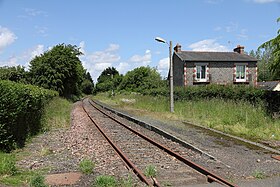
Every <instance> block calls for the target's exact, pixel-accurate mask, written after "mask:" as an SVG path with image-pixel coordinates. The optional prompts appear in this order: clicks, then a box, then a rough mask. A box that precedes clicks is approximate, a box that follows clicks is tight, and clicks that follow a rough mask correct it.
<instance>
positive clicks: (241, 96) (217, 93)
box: [142, 85, 280, 115]
mask: <svg viewBox="0 0 280 187" xmlns="http://www.w3.org/2000/svg"><path fill="white" fill-rule="evenodd" d="M142 93H143V94H144V95H152V96H165V97H169V93H170V92H169V88H157V89H151V90H145V91H143V92H142ZM211 98H220V99H224V100H235V101H240V100H244V101H248V102H250V103H252V104H253V105H255V104H260V103H261V104H263V105H264V107H265V109H266V111H267V113H268V114H270V115H274V114H277V115H279V111H280V92H275V91H268V90H261V89H257V88H255V87H251V86H245V85H227V86H223V85H207V86H205V85H203V86H190V87H186V88H184V87H175V89H174V100H175V101H182V100H198V99H211Z"/></svg>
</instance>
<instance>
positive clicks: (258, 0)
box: [253, 0, 280, 4]
mask: <svg viewBox="0 0 280 187" xmlns="http://www.w3.org/2000/svg"><path fill="white" fill-rule="evenodd" d="M253 1H254V2H255V3H260V4H264V3H280V0H253Z"/></svg>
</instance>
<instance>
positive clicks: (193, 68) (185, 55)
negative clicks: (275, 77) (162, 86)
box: [173, 44, 257, 86]
mask: <svg viewBox="0 0 280 187" xmlns="http://www.w3.org/2000/svg"><path fill="white" fill-rule="evenodd" d="M173 80H174V86H193V85H201V84H221V85H227V84H248V85H252V86H256V85H257V59H255V58H253V57H251V56H248V55H246V54H244V47H243V46H240V45H238V46H237V47H236V48H235V49H234V52H196V51H182V50H181V46H180V45H179V44H177V45H176V46H175V47H174V53H173Z"/></svg>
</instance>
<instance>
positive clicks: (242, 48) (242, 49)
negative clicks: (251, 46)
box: [233, 45, 244, 54]
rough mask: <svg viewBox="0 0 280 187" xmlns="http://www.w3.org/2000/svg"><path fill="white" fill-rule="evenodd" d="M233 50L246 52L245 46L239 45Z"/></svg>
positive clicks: (240, 52)
mask: <svg viewBox="0 0 280 187" xmlns="http://www.w3.org/2000/svg"><path fill="white" fill-rule="evenodd" d="M233 51H234V52H236V53H239V54H244V46H241V45H237V47H236V48H235V49H233Z"/></svg>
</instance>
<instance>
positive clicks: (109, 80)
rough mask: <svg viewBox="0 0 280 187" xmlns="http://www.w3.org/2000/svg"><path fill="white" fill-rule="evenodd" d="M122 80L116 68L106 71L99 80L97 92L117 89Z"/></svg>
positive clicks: (109, 68)
mask: <svg viewBox="0 0 280 187" xmlns="http://www.w3.org/2000/svg"><path fill="white" fill-rule="evenodd" d="M121 80H122V75H120V74H119V72H118V71H117V70H116V68H114V67H108V68H106V69H104V70H103V71H102V72H101V74H100V76H99V77H98V78H97V84H96V88H95V92H106V91H109V90H113V89H114V88H116V87H117V86H118V85H119V84H120V82H121Z"/></svg>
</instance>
